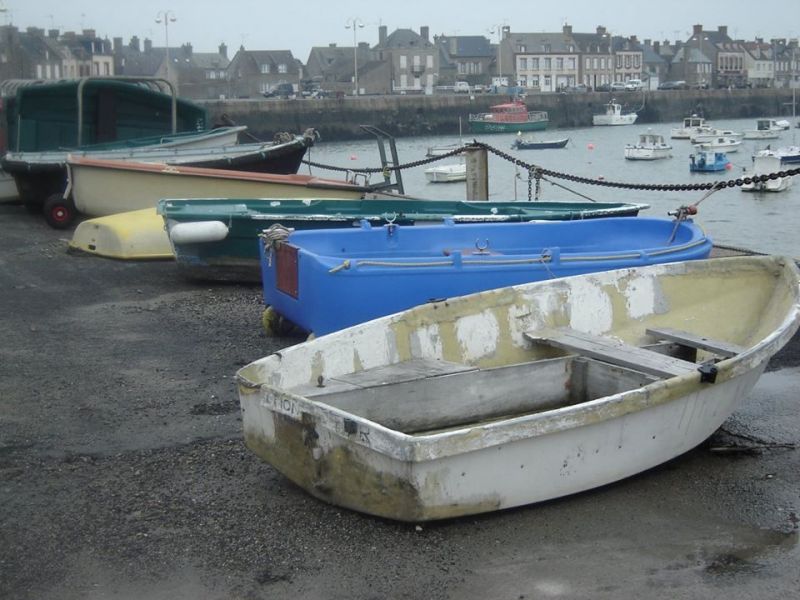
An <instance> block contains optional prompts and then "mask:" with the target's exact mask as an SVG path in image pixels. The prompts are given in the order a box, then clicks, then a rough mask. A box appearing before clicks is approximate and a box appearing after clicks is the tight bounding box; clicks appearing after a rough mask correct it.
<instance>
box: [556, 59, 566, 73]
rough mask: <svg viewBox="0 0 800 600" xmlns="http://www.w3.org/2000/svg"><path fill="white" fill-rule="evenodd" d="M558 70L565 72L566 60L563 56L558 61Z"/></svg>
mask: <svg viewBox="0 0 800 600" xmlns="http://www.w3.org/2000/svg"><path fill="white" fill-rule="evenodd" d="M556 69H557V70H558V71H563V70H564V59H563V58H562V57H561V56H559V57H558V58H557V59H556Z"/></svg>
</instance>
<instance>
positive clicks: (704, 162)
mask: <svg viewBox="0 0 800 600" xmlns="http://www.w3.org/2000/svg"><path fill="white" fill-rule="evenodd" d="M730 164H731V161H730V160H728V157H727V155H726V154H725V153H724V152H715V151H713V150H698V151H697V152H695V153H694V154H690V155H689V171H691V172H693V173H713V172H715V171H724V170H725V169H729V168H730Z"/></svg>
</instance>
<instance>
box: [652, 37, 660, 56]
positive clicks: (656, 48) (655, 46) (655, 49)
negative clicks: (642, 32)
mask: <svg viewBox="0 0 800 600" xmlns="http://www.w3.org/2000/svg"><path fill="white" fill-rule="evenodd" d="M653 52H655V53H656V54H660V53H661V42H659V41H658V40H656V41H655V42H653Z"/></svg>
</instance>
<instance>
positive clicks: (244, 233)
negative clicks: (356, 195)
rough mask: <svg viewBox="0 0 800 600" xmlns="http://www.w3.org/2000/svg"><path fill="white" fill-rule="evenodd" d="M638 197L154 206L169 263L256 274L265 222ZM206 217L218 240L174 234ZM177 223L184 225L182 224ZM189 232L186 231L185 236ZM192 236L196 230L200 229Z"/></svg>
mask: <svg viewBox="0 0 800 600" xmlns="http://www.w3.org/2000/svg"><path fill="white" fill-rule="evenodd" d="M644 208H647V205H646V204H625V203H598V202H460V201H447V200H277V199H272V200H270V199H257V200H250V199H247V200H239V199H222V200H192V199H186V200H182V199H179V200H161V201H160V202H159V204H158V209H157V210H158V213H159V214H160V215H161V216H162V217H163V219H164V222H165V224H166V226H167V231H168V232H169V234H170V238H171V239H172V246H173V250H174V253H175V259H176V263H177V265H178V268H179V270H180V272H181V274H182V275H184V276H186V277H188V278H190V279H203V280H216V281H246V282H254V283H258V282H260V281H261V272H260V267H259V248H258V244H259V243H261V240H260V238H259V234H261V233H262V232H263V231H264V230H265V229H267V228H269V227H270V226H272V225H275V224H280V225H282V226H283V227H287V228H292V229H324V228H342V227H354V226H358V225H359V224H360V222H361V221H362V220H366V221H368V222H369V223H370V224H372V225H373V226H381V225H384V224H386V223H389V222H393V223H396V224H398V225H412V224H417V225H423V224H426V223H440V222H442V221H443V220H444V219H446V218H452V219H453V220H454V221H455V222H456V223H486V222H510V223H512V222H521V221H532V220H549V221H553V220H554V221H567V220H575V219H592V218H601V217H612V216H613V217H619V216H636V215H637V214H638V213H639V211H640V210H642V209H644ZM179 224H182V225H184V226H186V225H190V226H192V227H194V226H197V230H198V231H202V230H203V229H204V228H206V229H208V228H210V227H211V225H209V224H212V225H214V226H217V232H219V230H220V229H222V230H223V231H224V229H227V233H226V234H225V236H224V238H223V239H215V240H213V241H205V240H200V239H194V240H189V241H176V239H175V238H176V237H177V236H175V235H174V232H175V231H176V229H175V226H176V225H179ZM184 229H185V227H184ZM190 237H191V236H190ZM194 237H195V238H198V237H202V236H200V235H196V236H194Z"/></svg>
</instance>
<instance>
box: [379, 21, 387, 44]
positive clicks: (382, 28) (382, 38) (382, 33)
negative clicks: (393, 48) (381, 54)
mask: <svg viewBox="0 0 800 600" xmlns="http://www.w3.org/2000/svg"><path fill="white" fill-rule="evenodd" d="M386 31H387V29H386V25H381V26H380V27H378V45H379V46H384V45H385V44H386V37H387V36H386Z"/></svg>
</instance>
